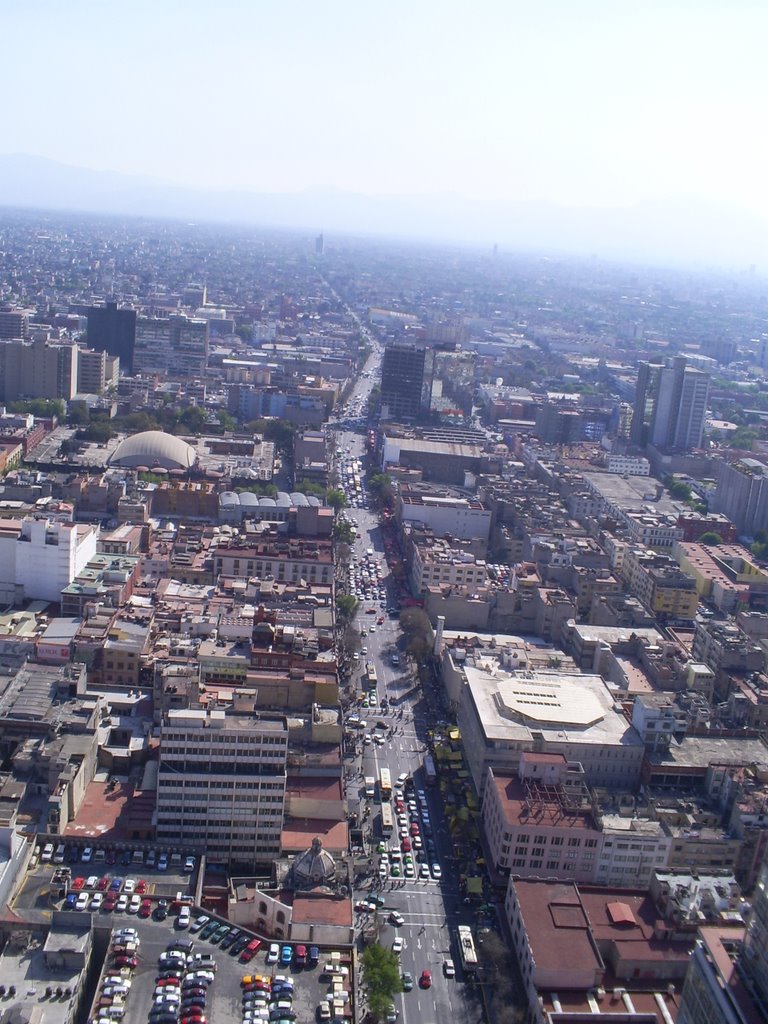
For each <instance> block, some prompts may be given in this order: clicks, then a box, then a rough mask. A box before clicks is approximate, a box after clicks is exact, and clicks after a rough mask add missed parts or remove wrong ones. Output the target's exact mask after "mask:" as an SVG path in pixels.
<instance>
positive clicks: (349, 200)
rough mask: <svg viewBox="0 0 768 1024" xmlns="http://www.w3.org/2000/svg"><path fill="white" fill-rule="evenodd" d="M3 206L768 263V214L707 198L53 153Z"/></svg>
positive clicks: (25, 165)
mask: <svg viewBox="0 0 768 1024" xmlns="http://www.w3.org/2000/svg"><path fill="white" fill-rule="evenodd" d="M0 205H3V206H10V207H31V208H35V209H54V210H75V211H81V212H88V213H100V214H120V215H128V216H141V217H167V218H171V219H183V220H205V221H216V222H221V223H240V224H254V225H259V226H262V227H270V228H289V229H293V230H304V231H311V232H319V231H324V232H325V233H326V237H328V238H329V240H330V236H332V234H333V232H338V233H344V234H353V235H380V236H388V237H398V238H414V239H422V240H431V241H439V242H452V243H469V244H475V245H488V246H491V245H493V244H498V245H499V246H500V247H501V248H502V249H506V250H534V251H537V252H563V253H577V254H584V255H590V254H596V255H598V256H601V257H605V258H610V259H629V260H632V261H633V262H645V261H651V262H654V263H693V264H695V265H698V266H701V265H711V266H717V267H726V268H734V267H735V268H741V269H744V268H746V267H748V266H749V265H750V264H756V265H757V267H758V270H760V271H762V272H765V270H766V266H767V265H768V222H766V221H765V220H762V219H759V218H756V217H754V216H752V215H750V214H749V213H747V212H746V211H744V210H742V209H740V208H738V207H730V206H726V205H718V204H715V203H708V202H704V201H698V200H671V199H670V200H667V201H663V202H662V201H658V202H643V203H638V204H637V205H635V206H631V207H621V208H616V209H599V208H594V207H593V208H576V207H563V206H557V205H555V204H552V203H545V202H500V201H482V200H472V199H467V198H464V197H462V196H457V195H445V194H440V195H434V196H403V195H378V196H373V195H364V194H361V193H352V192H342V191H336V190H334V189H323V188H316V189H307V190H304V191H300V192H291V193H261V192H250V191H245V190H237V191H205V190H202V189H193V188H187V187H184V186H177V185H171V184H167V183H164V182H161V181H155V180H152V179H149V178H142V177H134V176H131V175H126V174H118V173H114V172H111V171H94V170H89V169H87V168H83V167H74V166H70V165H68V164H61V163H57V162H55V161H53V160H47V159H44V158H43V157H36V156H26V155H22V154H5V155H3V154H0Z"/></svg>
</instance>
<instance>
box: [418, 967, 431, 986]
mask: <svg viewBox="0 0 768 1024" xmlns="http://www.w3.org/2000/svg"><path fill="white" fill-rule="evenodd" d="M419 984H420V985H421V987H422V988H431V987H432V975H431V974H430V972H429V971H422V972H421V977H420V978H419Z"/></svg>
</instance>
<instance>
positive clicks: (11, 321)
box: [0, 307, 29, 341]
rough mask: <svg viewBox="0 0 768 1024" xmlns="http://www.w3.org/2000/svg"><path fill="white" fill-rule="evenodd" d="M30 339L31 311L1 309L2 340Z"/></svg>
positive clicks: (0, 337)
mask: <svg viewBox="0 0 768 1024" xmlns="http://www.w3.org/2000/svg"><path fill="white" fill-rule="evenodd" d="M28 337H29V310H27V309H15V308H11V307H8V308H6V309H0V340H2V341H5V340H6V339H14V338H28Z"/></svg>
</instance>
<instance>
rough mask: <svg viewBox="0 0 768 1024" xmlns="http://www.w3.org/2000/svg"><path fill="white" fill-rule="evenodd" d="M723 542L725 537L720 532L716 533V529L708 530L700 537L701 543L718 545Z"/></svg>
mask: <svg viewBox="0 0 768 1024" xmlns="http://www.w3.org/2000/svg"><path fill="white" fill-rule="evenodd" d="M722 543H723V538H722V537H721V536H720V534H719V533H715V531H714V530H708V531H707V532H706V533H702V535H701V536H700V537H699V544H712V545H715V546H716V545H718V544H722Z"/></svg>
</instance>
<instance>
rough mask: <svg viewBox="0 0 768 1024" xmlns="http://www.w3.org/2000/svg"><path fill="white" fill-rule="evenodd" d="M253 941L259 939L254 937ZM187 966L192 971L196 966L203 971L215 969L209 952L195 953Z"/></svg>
mask: <svg viewBox="0 0 768 1024" xmlns="http://www.w3.org/2000/svg"><path fill="white" fill-rule="evenodd" d="M253 941H254V942H258V941H259V940H258V939H254V940H253ZM189 966H190V968H191V969H192V970H193V971H195V970H198V968H199V969H200V970H203V971H215V970H216V961H215V960H214V959H213V956H212V955H211V954H210V953H195V954H194V955H193V957H192V960H191V961H190V964H189Z"/></svg>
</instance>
